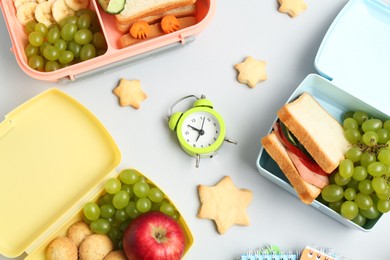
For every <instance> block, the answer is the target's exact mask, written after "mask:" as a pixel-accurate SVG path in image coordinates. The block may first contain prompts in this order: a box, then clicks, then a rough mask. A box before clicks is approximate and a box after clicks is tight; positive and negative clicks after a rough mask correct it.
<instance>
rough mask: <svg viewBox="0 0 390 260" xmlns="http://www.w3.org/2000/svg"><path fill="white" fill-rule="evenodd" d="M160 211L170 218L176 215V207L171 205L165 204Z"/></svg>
mask: <svg viewBox="0 0 390 260" xmlns="http://www.w3.org/2000/svg"><path fill="white" fill-rule="evenodd" d="M160 211H161V212H162V213H164V214H166V215H168V216H173V214H175V207H174V206H173V205H172V204H170V203H163V204H162V205H161V207H160Z"/></svg>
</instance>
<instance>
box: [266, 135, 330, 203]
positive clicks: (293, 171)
mask: <svg viewBox="0 0 390 260" xmlns="http://www.w3.org/2000/svg"><path fill="white" fill-rule="evenodd" d="M261 142H262V145H263V147H264V148H265V149H266V150H267V152H268V154H269V155H270V156H271V158H272V159H273V160H274V161H275V162H277V164H278V165H279V167H280V169H281V170H282V172H283V173H284V174H285V175H286V177H287V179H288V180H289V181H290V183H291V185H292V186H293V187H294V189H295V191H296V192H297V194H298V197H299V198H300V199H301V201H302V202H303V203H305V204H310V203H312V202H313V200H314V199H315V198H317V196H318V195H320V193H321V188H319V187H317V186H315V185H313V184H310V183H309V182H307V181H305V180H304V179H303V178H302V177H301V175H300V173H299V172H298V170H297V168H296V167H295V165H294V163H293V161H292V160H291V158H290V156H289V155H288V153H287V150H286V148H285V147H284V145H283V144H282V143H281V142H280V141H279V139H278V137H277V136H276V134H275V133H271V134H269V135H267V136H265V137H264V138H263V139H262V140H261ZM326 180H327V179H326ZM326 180H324V181H325V182H326Z"/></svg>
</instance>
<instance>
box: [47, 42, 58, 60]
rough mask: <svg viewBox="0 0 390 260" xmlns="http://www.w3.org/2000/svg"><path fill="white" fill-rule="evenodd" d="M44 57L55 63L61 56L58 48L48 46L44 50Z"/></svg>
mask: <svg viewBox="0 0 390 260" xmlns="http://www.w3.org/2000/svg"><path fill="white" fill-rule="evenodd" d="M43 56H44V57H45V58H46V59H47V60H51V61H54V60H57V59H58V57H59V56H60V52H59V51H58V50H57V48H56V47H54V46H51V45H50V46H47V47H46V48H45V49H44V50H43Z"/></svg>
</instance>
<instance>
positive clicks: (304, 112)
mask: <svg viewBox="0 0 390 260" xmlns="http://www.w3.org/2000/svg"><path fill="white" fill-rule="evenodd" d="M277 115H278V120H277V121H276V122H275V124H274V126H273V130H272V132H271V133H270V134H268V135H267V136H264V137H263V138H262V140H261V143H262V145H263V147H264V149H265V150H266V151H267V152H268V154H269V155H270V156H271V158H272V159H273V160H274V161H275V162H276V163H277V164H278V166H279V168H280V169H281V171H282V172H283V173H284V174H285V175H286V177H287V179H288V180H289V181H290V183H291V185H292V186H293V187H294V189H295V191H296V192H297V194H298V197H299V198H300V199H301V201H302V202H304V203H305V204H310V203H312V202H313V201H314V200H315V199H316V197H317V196H318V195H319V194H320V193H321V191H322V189H323V188H324V187H325V186H326V185H328V184H329V175H330V174H331V173H332V172H333V171H335V170H336V169H337V167H338V166H339V164H340V161H341V160H343V159H344V158H345V157H344V154H345V152H346V151H347V150H348V149H349V148H350V146H351V144H350V143H349V142H348V141H347V140H346V138H345V136H344V131H343V127H342V126H341V124H340V123H339V122H338V121H337V120H336V119H335V118H334V117H333V116H332V115H330V114H329V113H328V112H327V111H326V110H325V109H324V108H323V107H322V106H321V105H320V104H319V103H318V102H317V101H316V100H315V99H314V98H313V97H312V96H311V95H310V94H309V93H306V92H304V93H302V94H301V95H300V96H299V97H298V98H297V99H296V100H294V101H292V102H291V103H288V104H286V105H284V106H283V107H282V108H281V109H280V110H279V111H278V112H277Z"/></svg>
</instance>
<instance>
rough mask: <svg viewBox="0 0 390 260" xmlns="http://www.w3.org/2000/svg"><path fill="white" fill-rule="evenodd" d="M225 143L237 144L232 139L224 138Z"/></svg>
mask: <svg viewBox="0 0 390 260" xmlns="http://www.w3.org/2000/svg"><path fill="white" fill-rule="evenodd" d="M225 142H228V143H231V144H238V142H237V141H234V140H232V139H228V138H225Z"/></svg>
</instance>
